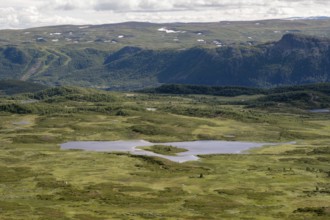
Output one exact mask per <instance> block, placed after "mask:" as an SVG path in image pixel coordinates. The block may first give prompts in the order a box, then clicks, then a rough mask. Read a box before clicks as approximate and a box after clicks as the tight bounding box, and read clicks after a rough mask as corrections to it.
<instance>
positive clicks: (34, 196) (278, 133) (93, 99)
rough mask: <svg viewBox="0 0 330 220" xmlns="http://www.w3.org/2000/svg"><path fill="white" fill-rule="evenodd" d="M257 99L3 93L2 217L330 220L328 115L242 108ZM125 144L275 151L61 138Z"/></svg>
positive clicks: (287, 108) (81, 92) (14, 219)
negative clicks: (185, 151) (172, 154)
mask: <svg viewBox="0 0 330 220" xmlns="http://www.w3.org/2000/svg"><path fill="white" fill-rule="evenodd" d="M61 92H62V93H61ZM260 96H262V95H253V96H239V97H233V98H228V97H221V96H203V95H157V94H139V93H127V94H126V93H113V92H111V93H109V92H99V91H98V92H96V90H95V91H94V90H66V91H65V93H64V92H63V91H60V92H59V91H55V90H52V92H48V93H37V94H33V95H31V94H30V95H19V96H15V97H8V96H7V97H2V98H0V104H1V112H0V119H1V123H0V219H4V220H18V219H22V220H23V219H24V220H26V219H77V220H78V219H80V220H92V219H95V220H99V219H262V220H264V219H290V220H292V219H297V220H298V219H329V217H330V167H329V162H330V144H329V141H330V115H329V114H328V113H325V114H312V113H308V112H307V111H306V110H303V109H299V108H296V107H292V106H291V107H290V106H283V108H282V109H281V111H276V110H274V108H271V107H268V108H260V107H254V108H252V107H250V108H247V105H245V104H244V103H246V102H249V101H254V100H256V99H258V98H260ZM30 99H33V100H34V101H33V102H32V101H28V100H30ZM242 100H244V101H242ZM240 102H241V104H240ZM277 108H278V107H277ZM132 139H134V140H135V139H144V140H148V141H152V142H167V141H189V140H230V141H254V142H274V143H279V144H278V145H277V146H265V147H262V148H257V149H252V150H251V151H250V152H249V153H246V154H238V155H229V154H228V155H204V156H201V159H200V160H199V161H192V162H185V163H175V162H171V161H168V160H165V159H161V158H156V157H147V156H135V155H130V154H126V153H108V152H86V151H80V150H60V144H61V143H64V142H67V141H76V140H79V141H83V140H86V141H87V140H88V141H93V140H95V141H97V140H132Z"/></svg>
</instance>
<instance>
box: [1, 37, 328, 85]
mask: <svg viewBox="0 0 330 220" xmlns="http://www.w3.org/2000/svg"><path fill="white" fill-rule="evenodd" d="M329 45H330V40H329V39H328V38H321V37H312V36H306V35H300V34H286V35H284V36H283V37H282V38H281V40H279V41H277V42H272V43H264V44H258V45H255V46H244V45H232V46H224V47H217V48H203V47H193V48H190V49H186V50H173V49H167V50H151V49H144V48H141V47H131V46H127V47H123V48H121V49H119V50H117V51H114V52H111V51H105V50H101V49H95V48H84V49H81V48H80V49H79V48H70V47H67V48H62V49H60V50H53V49H50V48H47V47H46V48H37V47H36V48H30V47H22V46H13V45H9V46H3V47H1V48H0V67H1V68H0V79H19V80H23V81H32V82H36V83H41V84H44V85H50V86H54V85H76V86H86V87H98V88H108V89H110V90H134V89H140V88H145V87H152V86H157V85H160V84H164V83H171V84H173V83H174V84H175V83H178V84H199V85H213V86H233V85H234V86H249V87H273V86H280V85H296V84H306V83H317V82H327V81H329V79H330V77H329V71H328V70H329V69H330V60H329V57H330V56H329V54H330V50H329Z"/></svg>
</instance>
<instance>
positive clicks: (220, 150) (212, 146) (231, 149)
mask: <svg viewBox="0 0 330 220" xmlns="http://www.w3.org/2000/svg"><path fill="white" fill-rule="evenodd" d="M156 144H157V145H167V146H169V145H170V146H175V147H179V148H184V149H187V150H188V151H186V152H182V153H178V154H177V155H176V156H166V155H161V154H156V153H153V152H150V151H145V150H142V149H139V148H138V147H144V146H152V145H156ZM264 145H274V144H271V143H255V142H239V141H186V142H168V143H151V142H148V141H144V140H132V141H73V142H67V143H64V144H61V149H66V150H68V149H80V150H86V151H101V152H127V153H131V154H135V155H147V156H157V157H162V158H166V159H168V160H171V161H174V162H179V163H183V162H186V161H193V160H198V159H199V158H198V156H197V155H207V154H239V153H242V152H244V151H246V150H249V149H251V148H255V147H262V146H264Z"/></svg>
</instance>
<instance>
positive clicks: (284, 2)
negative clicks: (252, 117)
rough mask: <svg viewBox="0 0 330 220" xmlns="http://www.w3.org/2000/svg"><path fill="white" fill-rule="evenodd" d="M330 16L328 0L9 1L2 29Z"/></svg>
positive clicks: (0, 13) (2, 11)
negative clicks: (134, 22)
mask: <svg viewBox="0 0 330 220" xmlns="http://www.w3.org/2000/svg"><path fill="white" fill-rule="evenodd" d="M297 16H301V17H302V16H330V1H328V0H272V1H269V0H165V1H160V0H123V1H119V0H29V1H26V0H10V1H5V2H4V3H1V6H0V28H24V27H32V26H41V25H57V24H69V23H70V24H84V23H88V24H100V23H114V22H124V21H131V20H135V21H151V22H175V21H182V22H189V21H191V22H196V21H197V22H198V21H220V20H257V19H269V18H286V17H297Z"/></svg>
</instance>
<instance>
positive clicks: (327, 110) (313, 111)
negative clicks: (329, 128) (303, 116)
mask: <svg viewBox="0 0 330 220" xmlns="http://www.w3.org/2000/svg"><path fill="white" fill-rule="evenodd" d="M309 112H311V113H329V112H330V110H329V109H312V110H309Z"/></svg>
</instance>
